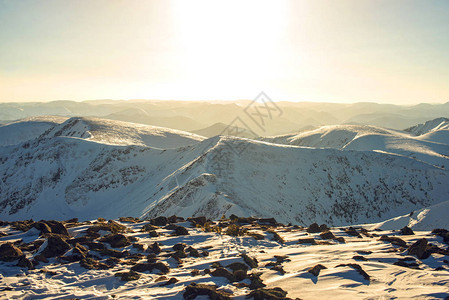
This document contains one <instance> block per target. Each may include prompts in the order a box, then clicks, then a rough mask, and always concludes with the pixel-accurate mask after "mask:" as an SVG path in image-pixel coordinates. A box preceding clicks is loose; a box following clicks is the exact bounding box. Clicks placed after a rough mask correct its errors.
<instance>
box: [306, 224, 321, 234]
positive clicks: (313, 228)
mask: <svg viewBox="0 0 449 300" xmlns="http://www.w3.org/2000/svg"><path fill="white" fill-rule="evenodd" d="M307 232H308V233H318V232H321V229H320V226H318V224H317V223H312V224H310V226H309V228H307Z"/></svg>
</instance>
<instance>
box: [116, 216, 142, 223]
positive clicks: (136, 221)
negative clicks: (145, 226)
mask: <svg viewBox="0 0 449 300" xmlns="http://www.w3.org/2000/svg"><path fill="white" fill-rule="evenodd" d="M118 220H119V221H120V222H128V223H138V222H140V220H139V218H133V217H120V218H119V219H118Z"/></svg>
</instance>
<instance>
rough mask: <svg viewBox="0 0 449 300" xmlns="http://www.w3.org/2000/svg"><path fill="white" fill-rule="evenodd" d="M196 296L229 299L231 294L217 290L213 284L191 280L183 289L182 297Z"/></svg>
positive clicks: (215, 299)
mask: <svg viewBox="0 0 449 300" xmlns="http://www.w3.org/2000/svg"><path fill="white" fill-rule="evenodd" d="M198 296H208V297H209V298H210V299H214V300H231V299H232V298H231V294H229V293H226V292H223V291H217V288H216V287H215V286H214V285H207V284H197V283H195V282H192V283H191V284H189V285H188V286H187V287H186V288H185V291H184V294H183V297H184V299H186V300H193V299H195V298H196V297H198Z"/></svg>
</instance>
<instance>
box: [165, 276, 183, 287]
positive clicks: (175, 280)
mask: <svg viewBox="0 0 449 300" xmlns="http://www.w3.org/2000/svg"><path fill="white" fill-rule="evenodd" d="M178 281H179V280H178V279H176V278H175V277H172V278H170V279H169V280H167V282H164V283H163V284H161V286H167V285H171V284H175V283H177V282H178Z"/></svg>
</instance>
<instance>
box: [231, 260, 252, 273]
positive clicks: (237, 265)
mask: <svg viewBox="0 0 449 300" xmlns="http://www.w3.org/2000/svg"><path fill="white" fill-rule="evenodd" d="M226 268H228V269H231V270H232V271H233V272H235V271H237V270H244V271H245V272H246V271H248V266H247V265H245V264H244V263H241V262H233V263H232V264H229V265H227V266H226Z"/></svg>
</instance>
